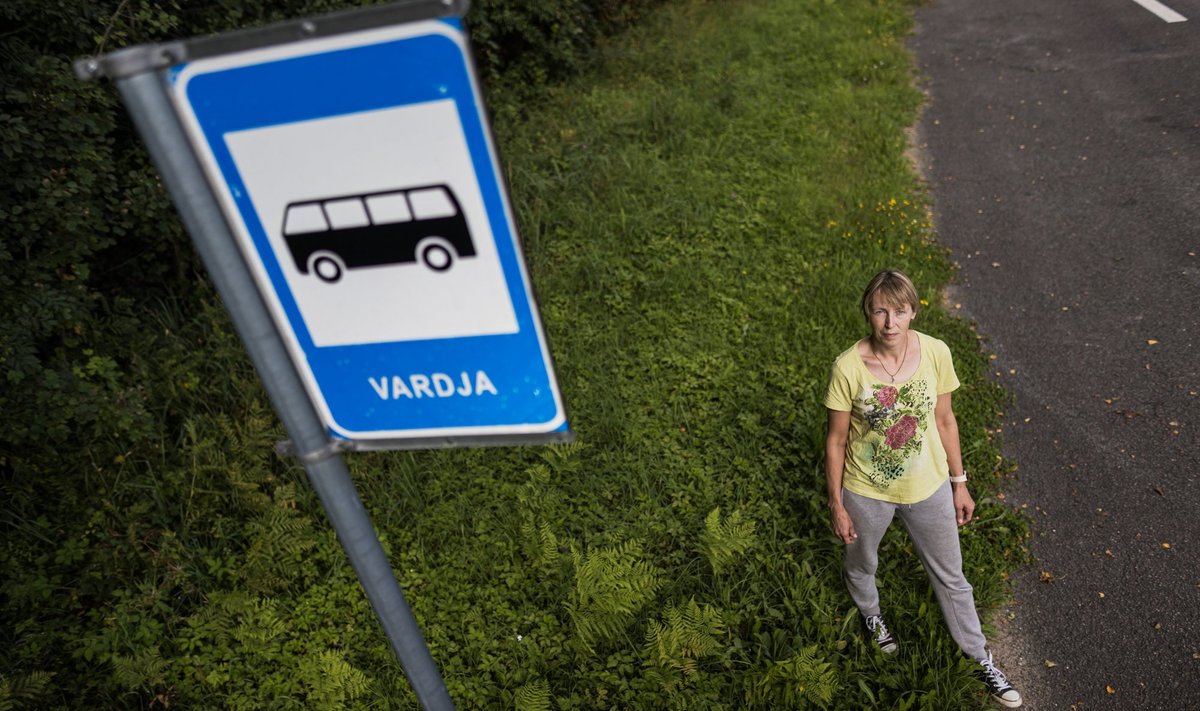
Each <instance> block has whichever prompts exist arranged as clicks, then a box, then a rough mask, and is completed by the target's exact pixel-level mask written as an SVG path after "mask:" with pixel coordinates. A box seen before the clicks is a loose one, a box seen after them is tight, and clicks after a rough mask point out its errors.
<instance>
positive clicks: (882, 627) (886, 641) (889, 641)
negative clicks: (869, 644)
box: [863, 615, 900, 654]
mask: <svg viewBox="0 0 1200 711" xmlns="http://www.w3.org/2000/svg"><path fill="white" fill-rule="evenodd" d="M863 626H864V627H866V628H867V636H868V637H870V638H871V640H872V641H873V642H875V646H876V647H879V651H881V652H883V653H884V654H895V653H896V650H897V649H899V648H900V645H898V644H896V639H895V638H894V637H892V633H891V632H889V631H888V628H887V625H886V624H885V623H884V621H883V615H870V616H869V617H864V618H863Z"/></svg>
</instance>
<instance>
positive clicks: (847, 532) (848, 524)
mask: <svg viewBox="0 0 1200 711" xmlns="http://www.w3.org/2000/svg"><path fill="white" fill-rule="evenodd" d="M829 522H830V526H831V528H833V535H835V536H837V537H838V538H840V539H842V543H845V544H846V545H850V544H851V543H853V542H855V541H856V540H858V533H857V532H856V531H855V530H854V521H852V520H851V519H850V512H849V511H847V510H846V507H844V506H842V505H840V504H839V505H836V506H830V507H829Z"/></svg>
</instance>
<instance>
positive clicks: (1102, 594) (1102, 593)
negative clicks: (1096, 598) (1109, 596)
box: [1100, 591, 1104, 599]
mask: <svg viewBox="0 0 1200 711" xmlns="http://www.w3.org/2000/svg"><path fill="white" fill-rule="evenodd" d="M1100 597H1101V599H1103V598H1104V592H1103V591H1101V592H1100Z"/></svg>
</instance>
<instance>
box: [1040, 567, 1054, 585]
mask: <svg viewBox="0 0 1200 711" xmlns="http://www.w3.org/2000/svg"><path fill="white" fill-rule="evenodd" d="M1040 579H1041V581H1042V582H1043V583H1052V582H1054V573H1051V572H1050V571H1048V570H1043V571H1042V574H1041V576H1040Z"/></svg>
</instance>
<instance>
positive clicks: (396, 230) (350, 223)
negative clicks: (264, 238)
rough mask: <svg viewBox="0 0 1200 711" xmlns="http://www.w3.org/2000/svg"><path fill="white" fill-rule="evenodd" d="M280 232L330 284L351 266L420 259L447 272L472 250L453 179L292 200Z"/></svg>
mask: <svg viewBox="0 0 1200 711" xmlns="http://www.w3.org/2000/svg"><path fill="white" fill-rule="evenodd" d="M283 237H284V239H285V240H286V241H287V246H288V249H289V250H290V251H291V253H292V259H294V260H295V262H296V268H297V269H298V270H299V271H300V273H301V274H313V275H315V276H316V277H317V278H318V279H320V280H321V281H324V282H326V283H329V284H332V283H335V282H337V281H338V280H340V279H341V278H342V275H343V274H345V272H346V270H347V269H356V268H359V267H374V266H382V265H387V264H404V263H409V262H419V263H421V264H422V265H424V266H425V267H427V268H428V269H430V270H432V271H435V272H444V271H447V270H449V269H450V268H451V267H452V266H454V262H455V260H457V259H461V258H464V257H474V256H475V245H474V243H473V242H472V241H471V233H470V231H469V230H468V229H467V220H466V217H465V216H464V215H463V212H462V209H461V208H460V207H459V204H458V199H457V198H456V197H455V196H454V191H452V190H451V189H450V186H448V185H423V186H419V187H412V188H401V189H395V190H386V191H382V192H372V193H363V194H359V195H342V196H338V197H329V198H320V199H317V200H303V201H298V202H292V203H289V204H288V206H287V208H286V209H285V210H284V217H283Z"/></svg>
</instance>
